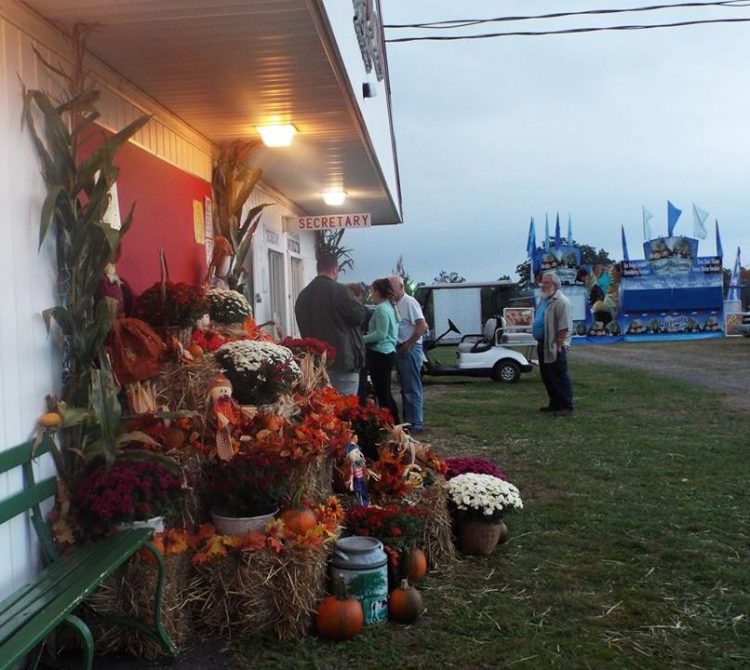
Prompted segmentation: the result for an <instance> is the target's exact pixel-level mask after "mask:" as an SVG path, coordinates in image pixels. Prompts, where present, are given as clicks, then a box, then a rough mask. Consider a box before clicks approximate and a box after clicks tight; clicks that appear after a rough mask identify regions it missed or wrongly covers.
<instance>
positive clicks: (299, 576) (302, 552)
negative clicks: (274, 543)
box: [194, 545, 327, 640]
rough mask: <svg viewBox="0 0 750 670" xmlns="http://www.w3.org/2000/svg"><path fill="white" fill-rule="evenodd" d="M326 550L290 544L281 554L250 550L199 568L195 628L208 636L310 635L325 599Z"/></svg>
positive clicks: (293, 637) (195, 582)
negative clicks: (321, 599) (313, 621)
mask: <svg viewBox="0 0 750 670" xmlns="http://www.w3.org/2000/svg"><path fill="white" fill-rule="evenodd" d="M326 565H327V549H326V548H324V547H304V546H301V545H292V546H287V547H285V548H284V549H283V550H282V552H281V553H279V554H276V553H273V552H270V551H256V552H248V553H245V554H243V555H241V556H239V557H238V556H229V557H226V558H223V559H222V560H220V561H213V562H211V563H208V564H206V565H204V566H199V568H198V572H199V575H200V578H199V579H197V580H194V588H195V594H196V599H195V608H194V620H195V622H196V628H197V629H199V632H200V634H201V635H202V636H203V637H205V638H211V637H219V636H221V637H226V638H235V639H236V638H241V637H246V636H257V635H263V634H269V633H271V634H273V635H275V636H276V637H277V638H279V639H280V640H290V639H295V638H299V637H302V636H303V635H305V634H307V633H308V632H309V630H310V628H311V625H312V616H313V612H314V611H315V606H316V604H317V603H318V601H319V600H320V598H321V597H322V595H323V592H324V587H325V578H326Z"/></svg>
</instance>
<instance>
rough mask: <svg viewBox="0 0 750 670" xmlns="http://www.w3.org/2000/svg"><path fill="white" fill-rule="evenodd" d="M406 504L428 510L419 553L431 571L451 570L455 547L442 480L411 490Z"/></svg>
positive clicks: (443, 480)
mask: <svg viewBox="0 0 750 670" xmlns="http://www.w3.org/2000/svg"><path fill="white" fill-rule="evenodd" d="M408 500H409V502H411V503H413V504H417V505H420V506H421V507H424V508H425V509H426V510H427V516H426V517H425V524H424V530H423V531H422V550H423V551H424V552H425V555H426V556H427V560H428V561H429V564H430V566H431V567H432V568H434V569H442V568H447V567H450V566H451V565H452V564H453V563H454V562H455V561H456V558H457V556H456V547H455V545H454V542H453V529H452V519H451V514H450V511H449V509H448V500H447V496H446V493H445V479H444V478H443V477H442V476H438V477H437V478H436V481H435V482H434V483H432V484H430V485H429V486H423V487H420V488H417V489H414V490H413V492H412V493H410V494H409V497H408Z"/></svg>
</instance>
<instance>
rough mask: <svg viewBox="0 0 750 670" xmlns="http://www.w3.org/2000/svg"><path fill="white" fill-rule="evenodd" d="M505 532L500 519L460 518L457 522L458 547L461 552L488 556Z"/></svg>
mask: <svg viewBox="0 0 750 670" xmlns="http://www.w3.org/2000/svg"><path fill="white" fill-rule="evenodd" d="M507 533H508V529H507V527H506V526H505V524H504V523H503V522H502V521H474V520H462V521H459V523H458V544H459V549H460V550H461V553H463V554H470V555H475V556H488V555H489V554H491V553H492V552H493V550H494V549H495V547H496V546H497V543H498V542H499V541H500V537H501V536H502V535H503V534H505V535H507Z"/></svg>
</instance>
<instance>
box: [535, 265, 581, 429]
mask: <svg viewBox="0 0 750 670" xmlns="http://www.w3.org/2000/svg"><path fill="white" fill-rule="evenodd" d="M560 285H561V282H560V278H559V277H558V276H557V275H556V274H555V273H554V272H545V273H544V274H543V275H542V280H541V282H540V284H539V288H540V291H539V292H540V296H541V300H540V301H539V304H538V305H537V308H536V313H535V314H534V323H533V326H532V333H533V335H534V339H535V340H536V341H537V346H536V350H537V357H538V359H539V373H540V374H541V377H542V381H543V382H544V386H545V388H546V389H547V395H548V396H549V403H548V404H547V405H546V406H545V407H540V408H539V411H540V412H551V413H553V414H554V415H555V416H568V415H570V414H572V413H573V385H572V383H571V381H570V376H569V375H568V348H569V347H570V337H571V333H572V332H573V318H572V310H571V306H570V300H568V299H567V298H566V297H565V296H564V295H563V294H562V291H561V290H560Z"/></svg>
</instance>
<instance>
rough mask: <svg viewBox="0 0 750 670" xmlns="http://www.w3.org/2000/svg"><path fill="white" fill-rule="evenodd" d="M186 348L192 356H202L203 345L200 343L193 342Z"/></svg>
mask: <svg viewBox="0 0 750 670" xmlns="http://www.w3.org/2000/svg"><path fill="white" fill-rule="evenodd" d="M187 350H188V352H189V353H190V355H191V356H192V357H193V358H203V347H202V346H201V345H200V344H196V343H195V342H193V343H191V344H190V346H189V347H188V349H187Z"/></svg>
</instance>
